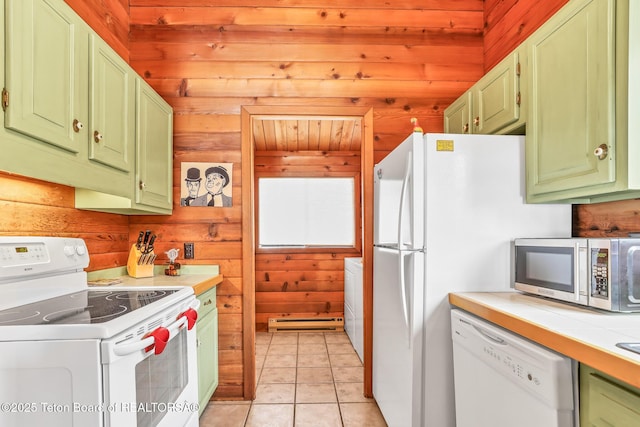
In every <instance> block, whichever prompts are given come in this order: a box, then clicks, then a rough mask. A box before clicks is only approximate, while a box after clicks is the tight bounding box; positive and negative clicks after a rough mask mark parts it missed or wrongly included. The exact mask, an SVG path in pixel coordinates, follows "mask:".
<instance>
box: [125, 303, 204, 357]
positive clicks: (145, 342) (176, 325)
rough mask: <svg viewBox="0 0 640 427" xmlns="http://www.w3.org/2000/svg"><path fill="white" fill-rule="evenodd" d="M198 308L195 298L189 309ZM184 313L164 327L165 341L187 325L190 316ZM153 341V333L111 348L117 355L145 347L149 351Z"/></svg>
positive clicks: (127, 353)
mask: <svg viewBox="0 0 640 427" xmlns="http://www.w3.org/2000/svg"><path fill="white" fill-rule="evenodd" d="M198 308H200V301H199V300H197V299H196V300H195V301H194V302H193V303H192V304H191V306H190V308H189V310H193V311H195V312H197V310H198ZM187 311H188V310H187ZM184 313H185V312H183V313H180V315H179V316H178V318H177V319H176V321H175V322H173V323H171V324H170V325H169V326H167V327H166V328H167V329H168V331H169V339H168V340H167V342H169V341H171V340H172V339H173V338H175V337H176V336H177V335H178V334H179V333H180V329H182V327H183V326H188V324H189V320H190V317H189V316H185V315H184ZM187 329H188V330H190V329H191V328H187ZM155 342H156V337H154V336H153V335H149V336H147V337H145V338H143V339H142V340H140V341H136V342H134V343H130V344H119V345H116V346H115V347H114V348H113V353H114V354H116V355H118V356H127V355H129V354H132V353H136V352H138V351H141V350H145V349H146V351H151V350H153V348H154V347H155ZM158 354H159V353H158Z"/></svg>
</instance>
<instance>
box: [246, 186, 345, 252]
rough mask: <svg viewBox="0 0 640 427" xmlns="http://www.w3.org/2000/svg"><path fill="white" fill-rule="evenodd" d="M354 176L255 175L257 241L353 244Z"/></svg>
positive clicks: (281, 244) (276, 244) (262, 244)
mask: <svg viewBox="0 0 640 427" xmlns="http://www.w3.org/2000/svg"><path fill="white" fill-rule="evenodd" d="M355 190H356V179H355V178H354V177H348V178H342V177H341V178H330V177H318V178H300V177H295V178H290V177H286V178H281V177H278V178H259V179H258V245H259V246H260V247H261V248H269V247H309V246H330V247H354V246H355V237H356V209H355V200H356V193H355Z"/></svg>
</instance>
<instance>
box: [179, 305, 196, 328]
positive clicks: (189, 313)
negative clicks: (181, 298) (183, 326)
mask: <svg viewBox="0 0 640 427" xmlns="http://www.w3.org/2000/svg"><path fill="white" fill-rule="evenodd" d="M182 317H186V318H187V330H189V331H190V330H191V328H193V326H194V325H195V324H196V320H198V312H197V311H196V310H194V309H193V308H190V309H188V310H186V311H184V312H182V313H180V315H178V319H180V318H182Z"/></svg>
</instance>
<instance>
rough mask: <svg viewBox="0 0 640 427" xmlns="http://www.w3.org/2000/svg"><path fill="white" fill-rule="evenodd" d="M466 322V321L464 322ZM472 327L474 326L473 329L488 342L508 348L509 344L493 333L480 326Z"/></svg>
mask: <svg viewBox="0 0 640 427" xmlns="http://www.w3.org/2000/svg"><path fill="white" fill-rule="evenodd" d="M463 322H464V321H463ZM471 326H473V329H475V330H476V331H477V332H478V333H479V334H480V336H481V337H482V338H484V339H485V340H486V341H489V342H490V343H492V344H498V345H504V346H508V345H509V344H507V342H506V341H505V340H504V339H502V338H500V337H499V336H497V335H494V334H492V333H490V332H489V331H487V330H485V329H484V328H481V327H480V326H478V325H473V324H471Z"/></svg>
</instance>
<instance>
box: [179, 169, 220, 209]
mask: <svg viewBox="0 0 640 427" xmlns="http://www.w3.org/2000/svg"><path fill="white" fill-rule="evenodd" d="M232 175H233V163H198V162H183V163H182V164H181V165H180V176H181V180H180V182H183V183H184V184H183V185H182V187H181V189H180V206H209V207H214V208H221V207H230V206H233V199H232V193H231V188H232V186H231V177H232Z"/></svg>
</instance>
